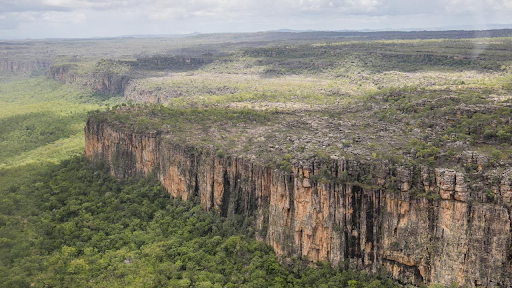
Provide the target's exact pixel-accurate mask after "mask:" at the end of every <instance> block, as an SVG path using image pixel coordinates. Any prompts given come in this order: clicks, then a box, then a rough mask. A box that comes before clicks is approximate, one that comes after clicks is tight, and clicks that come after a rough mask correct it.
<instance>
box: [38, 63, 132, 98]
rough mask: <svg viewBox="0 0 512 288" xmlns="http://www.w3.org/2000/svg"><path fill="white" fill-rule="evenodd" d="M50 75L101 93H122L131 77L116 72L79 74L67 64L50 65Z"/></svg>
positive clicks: (57, 79) (64, 81)
mask: <svg viewBox="0 0 512 288" xmlns="http://www.w3.org/2000/svg"><path fill="white" fill-rule="evenodd" d="M48 76H49V77H50V78H52V79H53V80H56V81H60V82H62V83H65V84H73V83H76V84H78V85H79V86H81V87H84V88H89V89H92V90H94V91H95V92H97V93H101V94H122V93H123V92H124V88H125V86H126V84H127V83H128V80H129V78H128V77H127V76H125V75H121V74H115V73H86V74H78V73H76V72H72V71H70V69H69V68H67V67H65V66H57V67H50V69H49V70H48Z"/></svg>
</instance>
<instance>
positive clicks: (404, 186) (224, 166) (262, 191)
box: [85, 119, 512, 287]
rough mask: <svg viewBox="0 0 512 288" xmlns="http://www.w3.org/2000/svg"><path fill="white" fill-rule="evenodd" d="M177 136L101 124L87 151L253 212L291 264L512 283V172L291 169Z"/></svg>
mask: <svg viewBox="0 0 512 288" xmlns="http://www.w3.org/2000/svg"><path fill="white" fill-rule="evenodd" d="M169 137H171V136H167V135H162V134H161V133H160V132H145V133H140V132H133V131H129V130H126V129H122V127H118V126H116V125H115V124H109V123H106V122H103V121H101V120H100V119H89V121H88V122H87V126H86V127H85V138H86V155H87V157H89V158H90V159H93V160H99V159H104V160H106V161H107V162H108V163H109V164H110V167H111V169H112V170H111V171H112V172H111V173H112V175H113V176H115V177H117V178H125V177H132V176H140V175H144V174H146V173H148V172H150V171H151V170H152V169H154V168H156V169H157V170H156V171H158V177H159V179H160V181H161V182H162V185H163V186H164V187H165V188H166V189H167V190H168V191H169V193H170V194H171V196H172V197H179V198H181V199H183V200H187V199H189V198H191V197H196V196H197V197H199V199H200V200H201V204H202V206H203V207H204V208H205V209H213V210H215V211H218V212H219V213H220V214H221V215H223V216H226V217H230V216H232V215H234V214H240V215H244V216H245V217H250V219H252V221H253V225H254V228H255V231H256V235H257V237H258V239H260V240H262V241H265V242H266V243H267V244H269V245H271V246H272V247H273V248H274V249H275V251H276V253H277V254H278V255H281V256H284V257H285V258H290V257H295V256H297V257H305V258H307V259H310V260H312V261H328V262H330V263H331V264H332V265H343V266H345V267H351V268H355V269H364V270H367V271H370V272H380V273H388V274H389V275H390V276H391V277H393V278H395V279H398V280H400V281H402V282H403V283H412V284H416V285H420V284H429V283H441V284H445V285H449V284H451V283H454V282H456V283H458V284H459V285H462V286H463V287H476V286H484V287H498V286H499V287H510V286H511V285H512V251H511V235H512V234H511V232H512V231H511V223H512V216H511V206H510V204H511V201H512V171H507V172H505V173H504V174H503V175H501V177H500V178H499V180H496V179H492V180H490V179H485V177H483V176H482V174H480V173H478V172H476V173H472V174H471V175H469V174H468V175H465V174H463V173H459V172H456V171H453V170H449V169H442V168H429V167H426V166H421V167H394V166H393V165H390V164H388V163H386V162H379V161H378V160H375V161H374V162H368V161H366V162H365V161H357V160H345V159H336V160H334V159H331V160H330V161H323V162H320V161H313V162H311V163H303V164H297V165H295V166H294V167H293V168H292V171H291V172H285V171H281V170H278V169H271V168H269V167H264V166H262V165H258V164H254V163H252V162H251V161H248V160H247V159H243V158H240V157H235V156H232V157H229V156H224V157H218V156H216V155H215V154H213V153H209V152H204V151H201V150H200V149H196V148H194V147H188V146H184V145H177V144H171V143H170V141H168V138H169ZM466 156H468V159H466V160H465V161H473V158H472V155H466ZM475 161H476V160H475ZM491 182H492V183H491ZM389 183H392V185H389ZM385 184H386V185H385ZM384 187H388V188H384ZM389 187H395V189H389ZM485 187H491V188H490V189H493V190H492V192H493V198H492V199H491V198H489V195H488V194H489V191H488V190H486V189H487V188H485ZM420 194H421V195H420Z"/></svg>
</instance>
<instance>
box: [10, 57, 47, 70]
mask: <svg viewBox="0 0 512 288" xmlns="http://www.w3.org/2000/svg"><path fill="white" fill-rule="evenodd" d="M49 67H50V61H49V60H26V61H23V60H17V59H8V58H4V59H0V71H6V72H15V73H31V72H34V71H45V70H46V69H48V68H49Z"/></svg>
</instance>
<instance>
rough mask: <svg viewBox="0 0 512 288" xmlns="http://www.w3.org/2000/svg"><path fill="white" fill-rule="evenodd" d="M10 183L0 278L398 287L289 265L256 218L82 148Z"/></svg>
mask: <svg viewBox="0 0 512 288" xmlns="http://www.w3.org/2000/svg"><path fill="white" fill-rule="evenodd" d="M35 179H36V180H34V181H28V182H26V183H22V184H18V185H14V186H11V187H9V188H7V189H6V188H2V190H1V194H0V195H1V198H0V211H1V212H0V235H1V237H0V255H1V257H0V287H126V286H128V287H269V286H272V287H351V288H352V287H354V288H355V287H373V288H376V287H398V286H399V285H398V284H397V283H395V282H393V281H391V280H385V279H383V278H378V277H372V276H369V275H368V274H366V273H363V272H353V271H341V270H340V269H338V268H331V267H330V266H329V265H327V264H322V263H319V264H317V265H312V266H309V265H308V264H306V263H305V262H302V261H301V260H300V259H294V260H293V261H292V263H293V264H294V265H292V266H290V267H288V266H281V265H280V264H279V262H278V259H277V257H276V255H275V254H274V253H273V251H272V250H271V249H270V248H269V247H268V246H266V245H265V244H264V243H261V242H258V241H256V240H253V239H252V237H251V236H252V235H251V229H250V228H249V227H247V226H246V225H245V224H247V223H248V221H249V219H243V218H234V219H225V218H221V217H220V216H219V215H217V214H215V213H213V212H205V211H203V210H202V209H201V207H200V206H197V204H196V203H195V202H194V201H189V202H182V201H180V200H176V199H174V200H170V199H169V196H168V194H167V192H165V191H164V190H163V189H162V188H161V187H160V185H159V183H158V182H157V181H156V180H155V179H154V178H153V177H151V176H149V177H147V178H144V179H133V180H130V181H128V182H122V183H120V182H117V181H116V180H115V179H113V178H111V177H110V176H109V171H108V168H107V167H106V165H104V164H102V163H98V164H93V163H90V162H88V161H87V160H85V159H83V158H80V157H74V158H71V159H69V160H65V161H62V162H61V163H60V164H59V165H52V166H51V167H48V168H46V169H42V170H41V171H39V173H38V175H37V176H36V177H35Z"/></svg>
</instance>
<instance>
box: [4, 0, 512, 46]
mask: <svg viewBox="0 0 512 288" xmlns="http://www.w3.org/2000/svg"><path fill="white" fill-rule="evenodd" d="M507 13H508V14H511V13H512V0H430V1H420V0H418V1H412V0H0V30H2V29H3V30H5V29H17V28H16V27H18V26H19V24H20V23H22V24H23V25H25V26H26V27H27V28H25V31H29V28H28V27H32V26H30V25H29V24H30V23H34V24H33V25H34V27H35V25H36V24H37V26H38V27H37V28H38V29H42V28H41V27H44V25H45V24H47V23H68V24H69V25H74V24H76V23H78V22H80V21H86V19H89V20H91V21H90V22H86V23H87V25H90V27H91V28H84V27H81V29H82V30H83V31H91V33H93V31H101V27H105V25H106V24H107V27H113V24H114V23H122V24H119V26H120V27H121V28H122V29H121V28H119V30H122V31H125V30H126V32H124V33H126V34H130V33H131V32H130V31H140V30H142V29H143V28H144V27H146V29H150V30H151V31H155V30H158V31H160V29H164V28H161V27H175V28H173V29H176V30H178V31H200V32H203V31H207V32H212V30H215V31H218V30H224V31H233V30H237V31H241V30H244V29H245V30H251V31H254V30H257V29H269V27H273V28H270V29H278V28H294V27H299V26H301V27H302V28H303V29H307V28H308V27H307V26H310V27H311V28H314V29H319V27H324V28H321V29H331V30H336V29H360V28H361V27H363V28H369V27H374V28H383V27H382V26H381V25H383V24H382V23H390V24H393V25H394V26H397V25H402V27H417V25H425V23H427V24H426V25H438V26H442V25H447V24H450V25H453V24H468V23H463V22H460V23H459V22H457V21H466V22H467V21H470V20H471V19H473V18H475V16H474V15H477V17H476V18H478V19H479V21H480V22H485V21H486V20H487V19H492V20H493V21H494V20H495V19H496V18H495V17H494V16H495V15H497V14H500V15H502V16H501V18H500V19H506V17H505V16H503V15H505V14H507ZM428 18H430V19H436V20H435V21H436V22H437V23H436V22H432V21H429V20H428ZM92 19H94V20H92ZM468 19H469V20H468ZM400 21H402V22H403V23H402V22H400ZM418 21H422V22H421V24H418V23H419V22H418ZM229 23H234V24H231V25H237V26H236V27H233V26H229V25H228V24H229ZM397 23H398V24H397ZM401 23H402V24H401ZM27 25H28V26H27ZM63 25H64V24H63ZM101 25H103V26H101ZM283 25H284V26H283ZM333 25H338V26H336V27H334V26H333ZM341 25H342V27H339V26H341ZM361 25H362V26H361ZM285 26H288V27H285ZM53 27H57V28H58V26H56V25H53V26H52V28H53ZM244 27H245V28H244ZM257 27H260V28H257ZM57 28H53V29H57ZM64 28H65V29H66V30H69V27H64ZM64 28H62V29H64ZM123 29H124V30H123ZM165 31H167V30H165ZM219 32H220V31H219ZM84 33H85V32H84ZM94 33H96V32H94ZM93 36H94V35H93ZM0 37H1V34H0Z"/></svg>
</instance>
